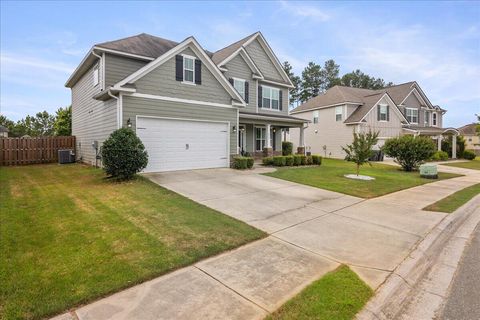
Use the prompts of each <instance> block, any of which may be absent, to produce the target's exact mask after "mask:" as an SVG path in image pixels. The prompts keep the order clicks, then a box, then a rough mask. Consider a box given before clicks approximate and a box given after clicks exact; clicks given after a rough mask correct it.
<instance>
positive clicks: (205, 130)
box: [137, 117, 229, 172]
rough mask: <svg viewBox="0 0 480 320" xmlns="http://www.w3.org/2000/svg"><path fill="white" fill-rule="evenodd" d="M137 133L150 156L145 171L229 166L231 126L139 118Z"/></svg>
mask: <svg viewBox="0 0 480 320" xmlns="http://www.w3.org/2000/svg"><path fill="white" fill-rule="evenodd" d="M137 134H138V136H139V137H140V139H141V140H142V142H143V144H144V145H145V148H146V150H147V152H148V154H149V163H148V166H147V168H146V169H145V171H147V172H149V171H172V170H186V169H201V168H217V167H227V166H228V153H229V151H228V139H229V136H228V124H227V123H220V122H208V121H192V120H173V119H161V118H147V117H139V118H138V120H137Z"/></svg>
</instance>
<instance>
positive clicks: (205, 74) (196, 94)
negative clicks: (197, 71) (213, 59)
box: [135, 48, 232, 105]
mask: <svg viewBox="0 0 480 320" xmlns="http://www.w3.org/2000/svg"><path fill="white" fill-rule="evenodd" d="M181 54H186V55H190V56H196V55H195V54H194V53H193V51H192V50H191V49H190V48H187V49H185V50H184V51H182V52H181ZM135 86H136V88H137V92H138V93H145V94H152V95H158V96H166V97H173V98H182V99H189V100H197V101H205V102H214V103H222V104H228V105H231V103H232V102H231V101H232V99H231V97H230V95H229V93H228V92H227V91H226V90H225V88H224V87H223V86H222V85H221V84H220V82H218V80H217V79H216V78H215V77H214V76H213V74H212V73H211V72H210V71H209V70H208V68H207V67H205V64H204V63H202V84H201V85H192V84H184V83H182V82H181V81H176V80H175V57H172V58H171V59H170V60H168V61H166V62H165V63H163V64H162V65H160V66H158V67H157V68H156V69H155V70H153V71H151V72H149V73H148V74H146V75H145V76H144V77H142V78H140V79H138V80H137V81H136V82H135Z"/></svg>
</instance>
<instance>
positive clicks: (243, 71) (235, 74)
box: [224, 55, 257, 112]
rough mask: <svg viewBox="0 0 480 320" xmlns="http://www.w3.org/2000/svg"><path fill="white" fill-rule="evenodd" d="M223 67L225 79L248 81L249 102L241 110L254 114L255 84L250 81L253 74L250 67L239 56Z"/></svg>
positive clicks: (255, 100) (252, 80) (255, 108)
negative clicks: (225, 70) (224, 68)
mask: <svg viewBox="0 0 480 320" xmlns="http://www.w3.org/2000/svg"><path fill="white" fill-rule="evenodd" d="M225 67H226V68H227V69H228V71H227V72H225V73H224V75H225V78H227V79H230V78H239V79H244V80H245V81H248V89H249V90H248V92H249V94H248V98H249V100H248V101H249V102H248V104H247V106H246V107H245V108H244V109H243V110H245V111H248V112H256V111H257V106H256V103H257V87H256V86H257V82H256V81H255V80H254V79H252V76H253V73H252V70H251V69H250V67H249V66H248V65H247V63H246V62H245V60H244V59H243V57H242V56H241V55H237V56H235V58H233V59H232V60H230V61H229V62H228V63H227V64H226V65H225Z"/></svg>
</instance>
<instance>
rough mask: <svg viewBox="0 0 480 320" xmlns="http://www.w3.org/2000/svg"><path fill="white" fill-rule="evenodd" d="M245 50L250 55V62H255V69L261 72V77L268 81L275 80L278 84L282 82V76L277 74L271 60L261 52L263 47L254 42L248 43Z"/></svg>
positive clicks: (256, 41) (263, 51)
mask: <svg viewBox="0 0 480 320" xmlns="http://www.w3.org/2000/svg"><path fill="white" fill-rule="evenodd" d="M245 50H246V51H247V53H248V54H249V55H250V57H251V58H252V60H253V61H254V62H255V64H256V65H257V67H258V68H259V69H260V71H261V72H262V74H263V76H264V77H265V78H267V79H269V80H275V81H279V82H284V80H283V78H282V76H281V75H280V73H279V72H278V70H277V68H275V66H274V64H273V62H272V60H270V58H269V56H268V55H267V53H266V52H265V50H263V47H262V46H261V45H260V43H259V42H258V40H254V41H252V42H251V43H249V44H248V45H247V46H246V48H245Z"/></svg>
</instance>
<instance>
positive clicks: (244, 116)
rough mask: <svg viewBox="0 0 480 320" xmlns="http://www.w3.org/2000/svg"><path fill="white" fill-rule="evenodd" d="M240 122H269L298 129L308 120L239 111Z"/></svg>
mask: <svg viewBox="0 0 480 320" xmlns="http://www.w3.org/2000/svg"><path fill="white" fill-rule="evenodd" d="M238 116H239V119H240V122H242V120H247V121H248V122H252V121H253V122H255V120H261V121H262V122H263V121H271V122H274V123H280V124H282V125H286V126H289V125H292V126H296V127H298V126H299V125H303V124H304V123H308V122H310V121H309V120H305V119H300V118H296V117H292V116H288V115H280V114H260V113H252V112H244V111H241V112H240V113H239V115H238Z"/></svg>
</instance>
